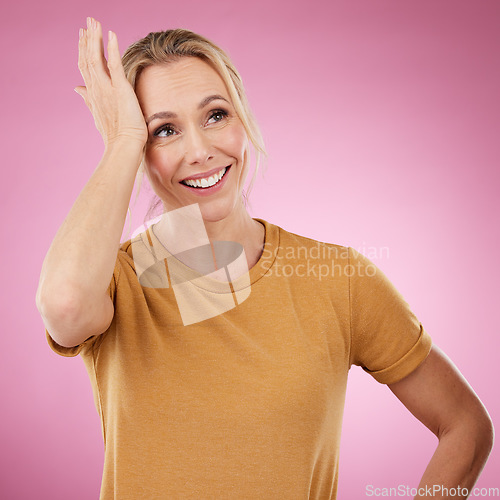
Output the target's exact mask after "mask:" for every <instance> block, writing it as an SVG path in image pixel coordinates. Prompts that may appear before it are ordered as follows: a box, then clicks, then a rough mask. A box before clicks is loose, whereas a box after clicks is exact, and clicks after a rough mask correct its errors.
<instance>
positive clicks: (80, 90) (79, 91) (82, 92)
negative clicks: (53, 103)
mask: <svg viewBox="0 0 500 500" xmlns="http://www.w3.org/2000/svg"><path fill="white" fill-rule="evenodd" d="M73 90H74V91H75V92H76V93H77V94H78V95H79V96H81V97H82V98H83V100H84V101H85V102H87V88H86V87H83V86H81V85H80V86H78V87H75V88H74V89H73Z"/></svg>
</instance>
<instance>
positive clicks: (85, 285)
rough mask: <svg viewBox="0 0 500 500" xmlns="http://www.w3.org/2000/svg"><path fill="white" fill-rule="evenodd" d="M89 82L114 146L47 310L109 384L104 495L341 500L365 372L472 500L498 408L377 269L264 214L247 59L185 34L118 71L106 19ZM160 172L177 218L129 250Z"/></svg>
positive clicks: (63, 340)
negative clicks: (357, 390)
mask: <svg viewBox="0 0 500 500" xmlns="http://www.w3.org/2000/svg"><path fill="white" fill-rule="evenodd" d="M79 68H80V70H81V73H82V76H83V78H84V81H85V85H86V86H85V87H78V88H77V89H76V90H77V92H78V93H79V94H80V95H82V97H83V98H84V99H85V102H86V104H87V105H88V107H89V108H90V110H91V112H92V114H93V116H94V119H95V122H96V126H97V128H98V129H99V131H100V133H101V135H102V136H103V139H104V143H105V151H104V155H103V157H102V160H101V162H100V163H99V165H98V167H97V169H96V170H95V172H94V174H93V175H92V177H91V179H90V180H89V182H88V184H87V185H86V186H85V188H84V189H83V191H82V192H81V194H80V196H79V197H78V199H77V200H76V202H75V205H74V206H73V208H72V209H71V211H70V213H69V215H68V217H67V218H66V220H65V222H64V224H63V225H62V227H61V228H60V230H59V232H58V234H57V235H56V237H55V239H54V242H53V243H52V245H51V248H50V250H49V252H48V254H47V257H46V259H45V262H44V265H43V269H42V273H41V279H40V285H39V289H38V293H37V304H38V307H39V310H40V312H41V314H42V317H43V319H44V323H45V325H46V329H47V333H46V335H47V340H48V342H49V344H50V346H51V347H52V349H53V350H55V352H57V353H59V354H61V355H63V356H75V355H77V354H81V355H82V358H83V360H84V362H85V365H86V368H87V371H88V373H89V376H90V379H91V383H92V388H93V391H94V398H95V404H96V408H97V410H98V413H99V415H100V417H101V421H102V431H103V438H104V442H105V462H104V471H103V479H102V488H101V498H103V499H107V498H120V499H127V498H134V499H135V498H218V499H219V498H231V499H233V498H239V499H256V498H259V499H265V498H269V499H276V498H283V499H287V500H288V499H305V498H311V499H313V498H314V499H326V498H336V494H337V472H338V448H339V442H340V428H341V420H342V411H343V404H344V396H345V388H346V381H347V372H348V370H349V367H350V365H351V364H353V363H354V364H358V365H360V366H362V367H363V368H364V369H365V370H366V371H368V372H369V373H371V374H372V375H373V376H374V377H375V378H376V379H377V380H378V381H379V382H381V383H385V384H388V385H389V387H390V389H391V390H392V391H393V392H394V394H395V395H396V396H397V397H398V398H399V399H400V400H401V401H402V403H403V404H404V405H405V406H406V407H407V408H408V409H409V410H410V411H411V412H412V413H413V414H414V415H415V416H416V417H417V418H418V419H419V420H421V421H422V422H423V423H424V424H425V425H426V426H427V427H428V428H429V429H430V430H431V431H432V432H434V434H436V436H437V437H438V438H439V445H438V447H437V449H436V451H435V453H434V455H433V457H432V459H431V461H430V463H429V465H428V467H427V469H426V470H425V472H424V474H423V477H422V479H421V482H420V489H419V493H420V496H421V497H423V496H428V495H429V494H428V493H426V492H428V491H429V488H430V490H431V491H433V493H434V498H444V497H445V496H444V493H443V491H445V490H444V488H448V489H449V488H457V487H460V488H461V489H460V495H456V496H455V498H460V497H461V498H465V497H466V496H467V494H468V490H469V491H470V489H471V487H472V486H473V484H474V483H475V481H476V480H477V478H478V476H479V474H480V472H481V470H482V468H483V466H484V464H485V462H486V459H487V457H488V455H489V452H490V450H491V447H492V442H493V427H492V423H491V420H490V418H489V416H488V413H487V412H486V410H485V408H484V407H483V405H482V404H481V402H480V401H479V399H478V398H477V396H476V395H475V393H474V392H473V390H472V389H471V388H470V386H469V385H468V384H467V382H466V381H465V380H464V379H463V377H462V376H461V375H460V374H459V372H458V371H457V370H456V368H455V367H454V365H453V364H452V363H451V362H450V361H449V360H448V359H447V358H446V356H445V355H444V354H443V353H442V352H441V351H440V350H439V349H438V348H436V347H435V346H433V345H432V342H431V340H430V337H429V335H428V334H427V333H426V332H425V330H424V329H423V327H422V325H421V324H420V323H419V322H418V320H417V319H416V317H415V316H414V314H413V313H412V312H411V310H410V309H409V307H408V304H407V303H406V302H405V301H404V300H403V298H402V297H401V295H400V294H399V293H398V292H397V291H396V290H395V289H394V287H393V286H392V284H391V283H390V282H389V281H388V280H387V278H386V277H385V276H384V275H383V273H382V272H381V271H379V270H378V269H377V268H376V267H375V266H374V265H373V264H372V263H371V262H370V261H369V260H368V259H366V258H365V257H363V256H362V255H360V254H357V253H356V252H354V251H353V250H352V249H350V248H346V247H343V246H340V245H333V244H327V243H321V242H316V241H314V240H311V239H308V238H304V237H301V236H298V235H295V234H292V233H289V232H287V231H284V230H283V229H281V228H279V227H277V226H275V225H273V224H270V223H269V222H267V221H264V220H260V219H252V218H251V217H250V216H249V214H248V213H247V211H246V209H245V204H244V203H243V191H242V189H243V185H244V182H245V178H246V176H247V173H248V162H249V146H250V143H251V144H252V145H253V146H254V148H255V149H256V150H257V151H262V150H263V148H262V145H261V141H260V136H259V133H258V128H257V126H256V124H255V121H254V120H253V118H252V116H251V114H250V112H249V109H248V105H247V103H246V98H245V95H244V91H243V87H242V85H241V80H240V78H239V75H238V73H237V72H236V70H235V69H234V67H233V66H232V63H231V62H230V61H229V59H228V58H227V56H226V55H225V54H224V53H223V52H222V51H221V50H220V49H219V48H218V47H216V46H214V45H213V44H212V43H210V42H209V41H207V40H206V39H204V38H203V37H200V36H199V35H196V34H194V33H191V32H187V31H183V30H174V31H168V32H162V33H152V34H150V35H148V36H147V37H146V38H144V39H142V40H140V41H139V42H137V43H136V44H134V45H132V46H131V47H130V48H129V49H128V50H127V51H126V53H125V55H124V57H123V65H122V61H121V60H120V55H119V50H118V44H117V39H116V36H115V34H114V33H111V32H110V33H109V41H108V61H106V60H105V58H104V51H103V43H102V31H101V26H100V24H99V23H98V22H97V21H95V20H93V19H88V25H87V29H86V30H81V31H80V42H79ZM143 157H144V166H145V169H146V172H147V175H148V177H149V179H150V181H151V183H152V185H153V188H154V190H155V192H156V194H157V195H158V196H159V198H160V199H161V202H162V204H163V207H164V211H165V213H164V215H163V216H162V218H161V220H160V221H159V222H158V223H157V224H155V225H153V226H151V228H149V229H148V230H147V231H145V232H144V233H141V234H140V235H138V236H137V237H135V238H134V239H133V240H132V241H128V242H126V243H124V244H123V245H122V246H121V247H120V248H119V245H120V236H121V233H122V229H123V225H124V221H125V217H126V212H127V207H128V203H129V200H130V196H131V192H132V188H133V184H134V179H135V177H136V174H137V171H138V169H139V168H140V165H141V162H142V160H143ZM223 242H229V243H223ZM117 251H118V256H117ZM361 477H362V474H360V478H361ZM425 487H427V488H428V489H427V490H426V489H425Z"/></svg>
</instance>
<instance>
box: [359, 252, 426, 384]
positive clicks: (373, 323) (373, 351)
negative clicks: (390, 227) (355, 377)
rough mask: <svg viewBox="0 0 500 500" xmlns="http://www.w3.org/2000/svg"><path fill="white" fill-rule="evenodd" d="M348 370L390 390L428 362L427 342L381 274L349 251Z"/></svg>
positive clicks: (407, 306)
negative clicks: (360, 371) (355, 367)
mask: <svg viewBox="0 0 500 500" xmlns="http://www.w3.org/2000/svg"><path fill="white" fill-rule="evenodd" d="M349 269H350V273H349V274H350V278H349V298H350V319H351V321H350V325H351V364H355V365H359V366H361V367H362V368H363V369H364V370H365V371H367V372H368V373H370V374H371V375H372V376H373V377H374V378H375V379H376V380H377V381H378V382H380V383H382V384H392V383H394V382H397V381H398V380H401V379H402V378H404V377H405V376H406V375H409V374H410V373H411V372H412V371H413V370H415V369H416V368H417V367H418V365H420V363H422V361H424V359H425V358H426V357H427V355H428V354H429V351H430V350H431V347H432V340H431V338H430V336H429V334H428V333H427V332H426V331H425V330H424V328H423V326H422V324H421V323H420V322H419V321H418V319H417V317H416V316H415V314H414V313H413V312H412V311H411V309H410V306H409V305H408V303H407V302H406V301H405V300H404V298H403V297H402V295H401V294H400V293H399V292H398V290H396V288H395V286H394V285H393V284H392V283H391V282H390V281H389V279H388V278H387V277H386V276H385V275H384V273H383V272H382V271H381V270H380V269H378V268H377V267H376V266H375V264H373V262H371V261H370V260H369V259H368V258H366V257H365V256H364V255H362V254H360V253H358V252H357V251H356V250H354V249H352V248H349Z"/></svg>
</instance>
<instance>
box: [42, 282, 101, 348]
mask: <svg viewBox="0 0 500 500" xmlns="http://www.w3.org/2000/svg"><path fill="white" fill-rule="evenodd" d="M36 306H37V308H38V311H39V312H40V315H41V317H42V319H43V323H44V325H45V328H46V329H47V331H48V332H49V334H50V336H51V337H52V338H53V339H54V341H55V342H57V344H59V345H60V346H63V347H73V346H75V345H78V344H80V343H81V342H82V339H83V340H84V339H85V338H88V337H90V336H91V335H90V334H89V333H88V332H89V330H91V329H92V328H89V326H90V325H89V313H88V310H87V309H86V308H85V306H84V303H83V302H82V300H81V299H80V298H79V296H78V294H76V293H74V292H72V291H70V290H62V289H61V290H58V291H57V292H55V291H49V290H44V289H43V288H42V287H39V289H38V290H37V294H36Z"/></svg>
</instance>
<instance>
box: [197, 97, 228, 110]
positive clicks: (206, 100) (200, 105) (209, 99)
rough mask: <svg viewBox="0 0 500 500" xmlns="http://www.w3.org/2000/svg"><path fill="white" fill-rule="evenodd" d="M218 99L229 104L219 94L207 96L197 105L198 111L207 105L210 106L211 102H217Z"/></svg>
mask: <svg viewBox="0 0 500 500" xmlns="http://www.w3.org/2000/svg"><path fill="white" fill-rule="evenodd" d="M219 99H220V100H222V101H226V102H227V103H228V104H229V101H228V100H227V99H226V98H225V97H222V96H221V95H219V94H213V95H209V96H208V97H205V99H203V101H201V102H200V104H199V105H198V109H203V108H204V107H205V106H208V104H210V103H211V102H212V101H217V100H219Z"/></svg>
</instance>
